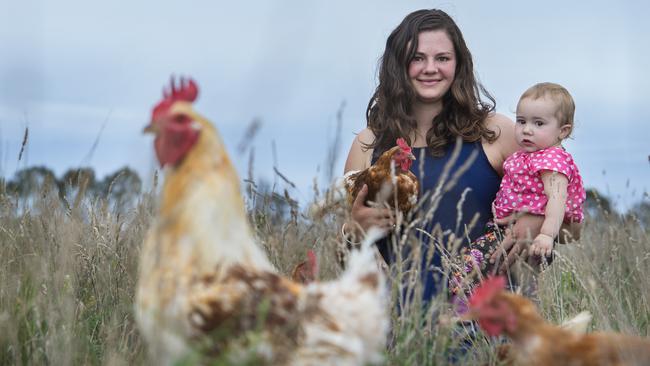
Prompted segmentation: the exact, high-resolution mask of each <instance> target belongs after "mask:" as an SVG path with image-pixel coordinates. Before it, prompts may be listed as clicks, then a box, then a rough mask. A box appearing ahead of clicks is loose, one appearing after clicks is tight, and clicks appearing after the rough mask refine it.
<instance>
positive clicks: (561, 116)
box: [450, 83, 585, 294]
mask: <svg viewBox="0 0 650 366" xmlns="http://www.w3.org/2000/svg"><path fill="white" fill-rule="evenodd" d="M574 110H575V105H574V102H573V98H572V97H571V95H570V94H569V92H568V91H567V90H566V89H565V88H564V87H562V86H560V85H558V84H553V83H540V84H536V85H534V86H532V87H531V88H530V89H528V90H526V92H524V94H523V95H522V96H521V98H520V99H519V103H518V104H517V119H516V126H515V138H516V139H517V143H518V144H519V146H520V147H521V149H520V150H519V151H517V152H516V153H514V154H513V155H511V156H510V157H508V158H507V159H506V161H505V162H504V163H503V170H504V176H503V179H502V180H501V186H500V187H499V191H498V192H497V194H496V198H495V200H494V202H493V204H492V211H493V213H494V219H495V220H494V221H495V222H506V221H507V219H508V218H510V217H512V216H513V215H515V214H521V213H525V214H532V215H541V216H544V222H543V224H542V226H541V228H540V229H539V231H537V230H536V229H535V230H533V228H531V231H535V232H531V235H532V236H531V238H534V239H533V242H532V244H531V247H530V249H529V253H531V254H533V255H536V256H546V257H550V256H551V254H552V251H553V247H554V243H555V239H556V238H557V236H558V234H559V232H560V227H561V226H562V222H563V221H564V222H567V223H571V222H582V220H583V219H584V214H583V202H584V201H585V190H584V187H583V185H582V178H581V177H580V173H579V172H578V167H577V166H576V164H575V163H574V161H573V158H572V157H571V154H569V153H568V152H566V151H565V150H564V148H563V147H562V141H563V140H564V139H566V138H568V137H569V136H570V135H571V132H572V130H573V113H574ZM503 236H504V227H502V226H499V225H497V224H495V223H494V222H491V223H488V225H487V230H486V233H485V234H484V235H483V236H481V237H480V238H478V239H477V240H475V241H474V242H473V243H471V244H470V245H469V246H468V247H464V248H462V249H461V251H460V261H461V263H459V266H458V267H457V268H456V269H455V270H454V271H453V273H452V279H451V282H450V290H451V292H452V294H459V292H460V291H462V290H463V289H469V288H471V287H473V285H474V284H476V283H478V282H479V281H480V279H481V278H480V277H484V276H486V275H489V274H494V271H495V269H496V264H492V263H490V261H489V258H490V256H491V255H492V253H493V252H494V251H495V250H496V248H498V246H499V243H500V241H501V239H502V238H503ZM479 272H480V275H481V276H479Z"/></svg>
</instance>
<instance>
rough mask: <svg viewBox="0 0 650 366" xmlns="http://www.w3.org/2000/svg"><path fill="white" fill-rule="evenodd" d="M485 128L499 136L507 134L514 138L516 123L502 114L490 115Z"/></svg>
mask: <svg viewBox="0 0 650 366" xmlns="http://www.w3.org/2000/svg"><path fill="white" fill-rule="evenodd" d="M485 127H486V128H487V129H489V130H491V131H494V132H496V133H497V135H500V134H502V133H506V134H511V135H512V136H514V133H515V123H514V122H513V121H512V120H511V119H510V118H508V117H506V116H505V115H503V114H501V113H496V112H495V113H490V114H489V115H488V116H487V118H486V119H485Z"/></svg>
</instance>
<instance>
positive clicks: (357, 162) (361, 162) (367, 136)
mask: <svg viewBox="0 0 650 366" xmlns="http://www.w3.org/2000/svg"><path fill="white" fill-rule="evenodd" d="M374 142H375V134H374V133H373V132H372V130H370V129H369V128H364V129H363V130H361V131H359V133H358V134H357V135H356V136H355V137H354V140H353V141H352V146H350V152H348V158H347V160H346V161H345V168H344V172H346V173H347V172H349V171H351V170H363V169H366V168H367V167H369V166H370V162H371V160H372V152H373V149H372V148H370V147H369V146H368V145H370V144H372V143H374Z"/></svg>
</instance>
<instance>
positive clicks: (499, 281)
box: [469, 276, 506, 308]
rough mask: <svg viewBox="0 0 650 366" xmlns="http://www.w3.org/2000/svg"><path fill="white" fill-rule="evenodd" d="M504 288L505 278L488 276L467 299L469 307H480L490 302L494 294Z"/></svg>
mask: <svg viewBox="0 0 650 366" xmlns="http://www.w3.org/2000/svg"><path fill="white" fill-rule="evenodd" d="M505 287H506V278H505V277H503V276H496V277H494V276H489V277H488V278H487V279H486V280H485V281H483V283H481V285H480V286H479V287H477V288H476V289H475V290H474V291H473V292H472V295H471V296H470V298H469V307H470V308H475V307H481V305H483V304H484V303H486V302H488V301H490V300H491V299H492V298H493V297H494V296H495V295H496V294H498V293H499V292H501V291H502V290H503V289H504V288H505Z"/></svg>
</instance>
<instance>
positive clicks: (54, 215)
mask: <svg viewBox="0 0 650 366" xmlns="http://www.w3.org/2000/svg"><path fill="white" fill-rule="evenodd" d="M261 188H262V187H259V186H257V185H256V184H255V183H254V182H252V181H248V182H247V183H245V198H246V200H247V204H248V207H249V219H250V221H251V223H252V225H253V227H254V228H255V233H256V235H257V236H258V238H259V240H260V242H261V244H262V245H263V247H264V249H265V250H266V252H267V253H268V255H269V257H270V258H271V260H272V262H273V263H274V264H275V265H276V266H277V267H278V269H279V270H280V271H282V272H283V273H288V272H289V271H290V269H291V267H292V266H293V265H294V264H295V263H297V262H298V261H300V260H302V259H303V258H304V254H305V252H306V249H307V248H312V249H315V250H316V253H317V255H318V256H319V258H320V262H321V268H322V269H321V273H320V276H321V278H322V279H323V280H327V279H332V278H335V277H336V276H337V275H338V274H339V273H340V271H341V268H340V266H339V264H338V258H337V252H338V251H339V249H340V248H341V247H342V242H341V238H340V237H339V235H338V233H339V230H340V224H341V221H342V220H343V219H344V218H343V217H342V216H341V215H329V216H326V217H325V218H323V219H319V220H311V219H309V218H308V217H307V216H306V215H305V214H304V212H302V211H301V209H300V208H299V207H298V206H297V204H296V203H295V201H294V200H293V199H292V198H291V197H290V195H289V194H288V193H286V192H284V191H280V192H276V193H274V192H268V191H265V190H264V189H261ZM264 192H266V193H264ZM19 201H20V199H18V198H16V197H14V196H12V195H10V194H8V193H3V194H2V195H1V196H0V258H1V260H0V329H1V331H0V364H2V365H5V364H6V365H12V364H16V365H104V364H108V365H130V364H143V363H146V360H145V355H146V352H145V348H144V347H145V346H144V345H143V344H142V341H141V339H140V337H139V335H138V331H137V329H136V326H135V324H134V320H133V313H132V300H133V295H134V286H135V283H136V280H137V278H136V274H137V265H138V263H137V260H138V253H139V248H140V244H141V243H142V240H143V237H144V235H145V232H146V230H147V228H148V226H149V223H150V220H151V218H152V215H153V213H154V210H155V208H154V207H155V204H154V203H155V199H154V198H152V195H151V194H149V193H145V194H143V195H141V196H140V198H139V201H138V203H137V204H136V205H135V206H134V207H133V208H132V209H130V210H128V211H126V212H123V211H121V210H116V209H115V208H114V207H113V206H111V205H109V204H108V203H107V201H105V200H102V199H94V198H91V197H87V198H84V199H82V200H80V201H79V202H80V204H79V205H77V206H75V207H73V208H72V209H69V208H67V206H66V205H64V204H62V203H61V200H60V198H59V196H58V194H56V193H55V192H54V188H53V187H42V189H41V193H40V195H39V196H38V197H36V198H33V200H32V201H31V202H30V204H29V205H26V204H25V203H24V202H23V203H21V202H19ZM646 217H647V216H646ZM649 229H650V222H641V221H639V220H636V219H634V218H633V217H621V216H618V215H608V214H602V215H599V216H597V217H590V218H588V219H587V222H586V225H585V228H584V232H583V236H582V239H581V240H580V241H579V242H577V243H575V244H572V245H566V246H560V247H559V249H558V252H559V255H558V257H557V259H556V261H555V263H553V265H552V266H551V267H550V268H549V269H548V270H546V271H545V272H544V273H542V275H541V276H540V304H541V311H542V313H543V314H544V316H545V317H546V318H548V319H549V320H550V321H552V322H560V321H562V320H565V319H567V318H569V317H570V316H572V315H574V314H576V313H578V312H579V311H582V310H589V311H591V312H592V313H593V314H594V321H593V324H592V328H593V329H607V330H610V329H611V330H617V331H622V332H626V333H630V334H637V335H643V336H648V333H649V332H650V330H649V329H650V326H649V323H650V301H649V299H648V297H649V296H650V295H649V294H650V281H648V280H647V277H648V273H650V238H649ZM399 240H404V242H405V243H406V242H412V237H409V236H408V235H406V236H405V237H404V238H398V241H399ZM409 245H410V244H409ZM415 245H416V247H417V243H415ZM425 254H426V253H420V255H425ZM409 276H412V273H408V272H407V271H405V270H404V269H402V270H400V269H399V267H398V269H397V270H396V271H394V272H392V273H391V278H392V289H393V291H392V293H393V301H394V303H397V302H401V303H400V305H399V306H394V307H393V309H394V311H393V313H392V319H393V326H392V331H391V335H390V340H389V342H388V346H387V350H386V359H387V363H388V364H399V365H443V364H448V363H450V362H452V361H454V360H455V361H457V362H459V363H461V364H486V363H487V364H496V360H495V355H494V344H492V343H491V342H489V341H488V340H486V339H485V338H483V337H482V336H480V333H477V334H474V333H472V331H471V329H469V330H468V329H465V328H462V327H459V326H457V325H455V324H453V323H450V322H448V321H446V320H447V319H448V317H447V316H446V315H448V314H449V305H448V302H447V299H446V298H445V297H444V295H441V296H439V297H438V298H436V299H434V300H433V301H432V302H431V304H429V306H426V307H425V306H422V304H421V303H420V302H418V300H414V302H413V303H408V302H407V303H404V302H403V300H404V299H403V297H402V296H400V294H401V293H402V292H403V290H404V289H403V286H404V285H403V284H404V283H406V284H407V285H406V286H407V287H409V288H410V291H412V292H414V293H418V291H420V290H421V288H420V286H419V283H418V281H417V280H413V279H414V278H416V277H411V279H412V280H411V281H408V279H409ZM405 279H406V281H405ZM414 298H415V299H417V296H415V297H414ZM398 308H399V309H400V310H399V311H398V310H397V309H398ZM468 345H469V347H472V351H471V352H463V351H459V349H460V348H462V346H468Z"/></svg>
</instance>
